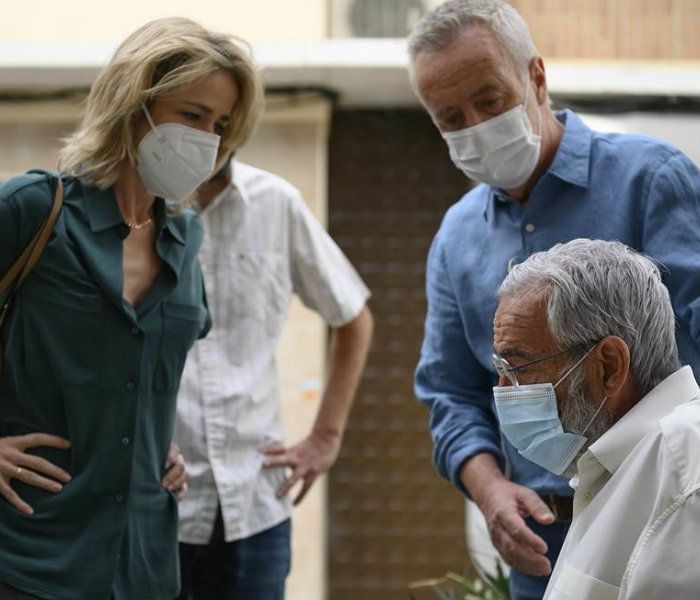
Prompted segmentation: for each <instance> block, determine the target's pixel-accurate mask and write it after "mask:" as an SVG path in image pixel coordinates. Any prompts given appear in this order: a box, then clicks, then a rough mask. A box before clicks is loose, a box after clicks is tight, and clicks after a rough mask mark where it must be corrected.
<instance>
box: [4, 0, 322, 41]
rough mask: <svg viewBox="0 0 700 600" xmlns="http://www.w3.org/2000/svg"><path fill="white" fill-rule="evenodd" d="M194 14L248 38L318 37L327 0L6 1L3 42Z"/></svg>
mask: <svg viewBox="0 0 700 600" xmlns="http://www.w3.org/2000/svg"><path fill="white" fill-rule="evenodd" d="M169 16H184V17H190V18H192V19H195V20H197V21H199V22H200V23H202V24H203V25H205V26H208V27H211V28H214V29H217V30H221V31H228V32H230V33H234V34H236V35H239V36H240V37H242V38H244V39H247V40H249V41H256V42H257V41H292V40H295V41H296V40H303V41H310V40H317V39H321V38H324V37H326V35H327V30H328V16H327V1H326V0H257V1H254V0H195V1H192V0H119V1H118V2H116V1H111V0H61V1H60V2H57V1H56V0H3V1H2V18H0V40H2V41H3V42H112V41H119V40H121V39H123V38H124V37H126V36H127V35H128V34H129V33H130V32H131V31H133V30H134V29H136V28H137V27H139V26H140V25H142V24H143V23H145V22H146V21H150V20H151V19H155V18H158V17H169Z"/></svg>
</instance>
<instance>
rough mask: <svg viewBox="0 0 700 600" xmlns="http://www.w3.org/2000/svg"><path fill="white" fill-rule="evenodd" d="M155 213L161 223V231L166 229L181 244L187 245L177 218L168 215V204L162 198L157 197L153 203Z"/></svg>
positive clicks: (157, 221)
mask: <svg viewBox="0 0 700 600" xmlns="http://www.w3.org/2000/svg"><path fill="white" fill-rule="evenodd" d="M153 214H154V216H155V217H156V223H160V224H161V225H160V227H161V231H162V230H166V231H168V232H169V233H170V235H171V236H172V237H173V239H174V240H175V241H176V242H177V243H178V244H180V245H181V246H184V245H185V238H184V237H182V233H181V232H180V230H179V229H178V226H177V222H176V219H174V218H172V217H171V216H168V214H167V205H166V203H165V200H163V199H162V198H156V200H155V202H154V203H153Z"/></svg>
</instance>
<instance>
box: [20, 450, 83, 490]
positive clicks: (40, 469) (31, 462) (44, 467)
mask: <svg viewBox="0 0 700 600" xmlns="http://www.w3.org/2000/svg"><path fill="white" fill-rule="evenodd" d="M17 462H18V464H19V465H20V466H22V467H25V468H28V469H31V470H32V471H35V472H36V473H41V474H42V475H48V476H49V477H51V478H53V479H56V480H58V481H60V482H62V483H68V482H69V481H70V480H71V476H70V475H69V474H68V473H66V472H65V471H64V470H63V469H61V468H60V467H57V466H56V465H54V464H53V463H51V462H49V461H48V460H46V459H44V458H41V457H39V456H34V455H32V454H22V455H21V456H20V457H18V459H17ZM25 483H27V482H26V481H25ZM59 491H60V490H59Z"/></svg>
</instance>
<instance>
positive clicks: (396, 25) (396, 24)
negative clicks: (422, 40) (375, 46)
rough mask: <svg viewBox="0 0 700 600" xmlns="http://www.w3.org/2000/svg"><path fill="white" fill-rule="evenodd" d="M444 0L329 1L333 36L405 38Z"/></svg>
mask: <svg viewBox="0 0 700 600" xmlns="http://www.w3.org/2000/svg"><path fill="white" fill-rule="evenodd" d="M441 2H442V0H330V12H331V37H333V38H403V37H406V36H407V35H408V33H409V32H410V31H411V29H412V28H413V26H414V25H415V24H416V23H417V22H418V20H419V19H420V18H421V17H422V16H423V15H424V14H425V12H426V11H428V10H430V9H431V8H433V7H435V6H437V5H438V4H440V3H441Z"/></svg>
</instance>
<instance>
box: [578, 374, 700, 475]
mask: <svg viewBox="0 0 700 600" xmlns="http://www.w3.org/2000/svg"><path fill="white" fill-rule="evenodd" d="M698 395H700V388H699V387H698V384H697V382H696V381H695V377H694V376H693V371H692V370H691V368H690V367H689V366H685V367H683V368H681V369H679V370H678V371H676V372H675V373H673V374H671V375H669V376H668V377H667V378H666V379H664V380H663V381H662V382H661V383H660V384H659V385H657V386H656V387H655V388H654V389H653V390H651V391H650V392H649V393H648V394H647V395H646V396H644V398H642V399H641V400H640V401H639V402H638V403H637V404H635V405H634V406H633V407H632V408H631V409H630V411H629V412H628V413H627V414H625V415H624V416H623V417H622V418H621V419H620V420H619V421H618V422H617V423H615V425H613V426H612V427H611V428H610V429H609V430H608V431H606V432H605V433H604V434H603V435H602V436H601V437H600V439H598V440H597V441H596V442H595V443H594V444H592V445H591V447H590V448H589V452H590V453H591V454H593V456H594V457H595V458H596V459H597V460H598V462H600V464H601V465H603V467H605V469H606V470H607V471H609V472H610V473H614V472H615V471H617V469H618V468H619V467H620V465H621V464H622V462H623V461H624V460H625V458H627V456H628V455H629V454H630V452H631V451H632V449H633V448H634V447H635V446H636V445H637V444H638V443H639V441H640V440H641V439H642V438H643V437H644V436H645V435H646V434H647V433H648V432H649V431H651V430H652V429H653V428H654V427H656V426H657V425H658V422H659V420H660V419H662V418H663V417H664V416H666V415H667V414H669V413H670V412H671V411H672V410H673V409H674V408H676V407H677V406H679V405H681V404H683V403H685V402H689V401H690V400H692V399H693V398H696V397H698Z"/></svg>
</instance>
